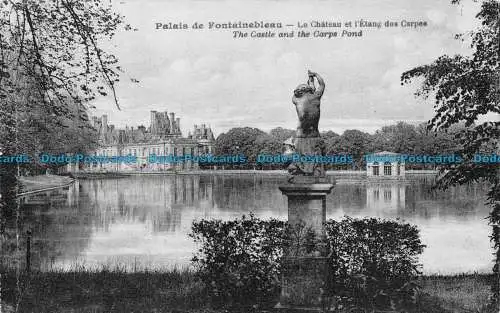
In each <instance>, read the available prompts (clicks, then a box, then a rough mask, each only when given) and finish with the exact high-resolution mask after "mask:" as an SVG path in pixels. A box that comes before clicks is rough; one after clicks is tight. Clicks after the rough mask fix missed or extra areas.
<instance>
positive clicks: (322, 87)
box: [307, 71, 325, 98]
mask: <svg viewBox="0 0 500 313" xmlns="http://www.w3.org/2000/svg"><path fill="white" fill-rule="evenodd" d="M307 74H308V75H309V81H308V85H309V86H311V85H312V86H311V87H312V89H313V90H314V95H316V96H318V97H320V98H321V96H323V92H325V81H324V80H323V78H322V77H321V76H319V74H318V73H316V72H311V71H308V72H307ZM315 77H316V79H317V80H318V85H319V86H318V88H317V89H316V87H315V86H314V78H315Z"/></svg>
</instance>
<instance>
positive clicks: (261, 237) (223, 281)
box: [190, 215, 286, 306]
mask: <svg viewBox="0 0 500 313" xmlns="http://www.w3.org/2000/svg"><path fill="white" fill-rule="evenodd" d="M285 224H286V223H285V222H283V221H279V220H276V219H270V220H267V221H264V220H260V219H257V218H255V217H254V216H253V215H250V217H246V216H243V217H242V218H241V219H237V220H233V221H220V220H201V221H199V222H194V223H193V226H192V233H191V234H190V236H191V237H192V238H193V239H194V241H195V242H197V243H198V244H200V249H199V250H198V253H196V255H195V256H194V257H193V259H192V261H193V262H194V263H195V264H196V266H197V267H198V270H199V275H200V276H201V279H202V280H203V281H204V282H205V284H206V286H207V287H208V292H209V293H210V295H211V298H212V300H213V302H214V303H213V304H214V305H216V306H220V305H223V304H226V305H231V304H233V305H235V304H238V305H251V304H256V303H265V302H267V301H272V300H273V299H274V298H275V296H276V295H277V294H278V292H279V283H280V276H279V273H280V272H279V269H280V262H281V258H282V256H283V249H282V247H283V244H284V237H285Z"/></svg>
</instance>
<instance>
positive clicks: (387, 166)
mask: <svg viewBox="0 0 500 313" xmlns="http://www.w3.org/2000/svg"><path fill="white" fill-rule="evenodd" d="M391 175H392V164H391V163H390V162H385V163H384V176H391Z"/></svg>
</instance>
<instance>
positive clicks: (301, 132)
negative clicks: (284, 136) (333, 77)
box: [292, 71, 325, 138]
mask: <svg viewBox="0 0 500 313" xmlns="http://www.w3.org/2000/svg"><path fill="white" fill-rule="evenodd" d="M308 75H309V80H308V82H307V84H300V85H299V86H297V88H295V90H294V91H293V99H292V102H293V104H295V108H296V110H297V116H298V118H299V126H298V127H297V132H296V136H297V137H298V138H310V137H319V136H320V135H319V130H318V123H319V116H320V104H321V96H323V92H324V91H325V82H324V80H323V78H321V76H319V75H318V73H315V72H311V71H308ZM314 78H316V79H317V80H318V85H319V86H318V88H317V89H316V87H315V84H314Z"/></svg>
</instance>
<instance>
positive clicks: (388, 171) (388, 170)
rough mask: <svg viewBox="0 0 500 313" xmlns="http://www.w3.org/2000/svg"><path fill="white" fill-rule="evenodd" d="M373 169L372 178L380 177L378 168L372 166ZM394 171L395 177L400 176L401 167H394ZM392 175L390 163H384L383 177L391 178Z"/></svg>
mask: <svg viewBox="0 0 500 313" xmlns="http://www.w3.org/2000/svg"><path fill="white" fill-rule="evenodd" d="M372 169H373V176H379V175H380V172H379V166H373V167H372ZM396 170H397V173H396V174H397V175H398V176H399V175H401V167H400V166H399V164H398V166H396ZM391 175H392V165H391V163H388V162H386V163H385V164H384V176H391Z"/></svg>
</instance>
